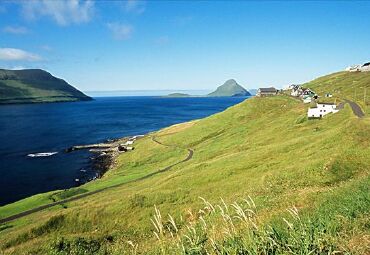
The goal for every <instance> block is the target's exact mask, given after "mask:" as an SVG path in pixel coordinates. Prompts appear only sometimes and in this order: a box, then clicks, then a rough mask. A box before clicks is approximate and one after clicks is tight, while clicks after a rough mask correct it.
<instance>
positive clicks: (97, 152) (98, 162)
mask: <svg viewBox="0 0 370 255" xmlns="http://www.w3.org/2000/svg"><path fill="white" fill-rule="evenodd" d="M144 136H145V135H134V136H125V137H122V138H116V139H107V140H106V141H105V142H102V143H96V144H86V145H74V146H72V147H69V148H67V149H65V150H64V152H65V153H73V152H74V151H78V150H88V151H89V152H90V153H91V154H92V155H93V156H92V157H90V162H91V166H92V170H93V171H94V172H95V173H96V175H95V177H93V178H90V179H89V180H87V181H85V182H80V180H79V179H76V182H78V184H79V185H78V186H80V185H82V184H85V183H88V182H90V181H93V180H95V179H99V178H102V177H103V176H104V174H105V173H106V172H107V171H109V170H110V169H112V168H114V167H115V166H116V165H117V158H118V156H119V155H121V154H122V153H127V152H129V151H132V150H134V149H135V147H134V143H135V142H136V140H138V139H141V138H143V137H144ZM77 180H78V181H77Z"/></svg>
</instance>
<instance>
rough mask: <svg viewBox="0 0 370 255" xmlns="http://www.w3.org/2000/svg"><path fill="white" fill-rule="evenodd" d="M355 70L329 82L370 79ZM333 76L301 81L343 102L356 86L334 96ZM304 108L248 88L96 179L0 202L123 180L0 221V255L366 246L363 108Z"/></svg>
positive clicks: (369, 199) (361, 250) (27, 202)
mask: <svg viewBox="0 0 370 255" xmlns="http://www.w3.org/2000/svg"><path fill="white" fill-rule="evenodd" d="M334 75H335V74H334ZM357 75H358V76H356V75H355V76H353V74H350V73H343V75H342V76H341V78H340V79H337V81H336V82H337V83H338V84H341V83H342V82H344V81H343V80H347V79H350V78H349V77H351V79H356V80H357V79H359V78H360V77H361V79H362V78H363V79H367V80H369V78H370V73H367V74H362V73H359V74H357ZM331 78H332V76H327V78H325V77H323V78H320V79H321V81H320V84H319V83H318V82H317V80H315V81H313V82H311V83H309V85H310V86H309V87H312V88H313V89H315V90H316V91H317V92H319V93H320V92H321V91H322V92H326V91H330V92H332V93H333V94H334V96H335V97H337V98H338V100H342V99H343V98H342V97H343V96H344V95H345V97H347V95H348V94H351V93H352V92H353V91H352V90H353V89H354V88H355V86H356V85H353V84H354V83H350V84H349V85H348V86H349V87H346V91H345V94H342V93H343V92H342V90H340V92H339V93H338V94H336V92H335V91H334V90H335V84H333V83H332V82H330V81H329V80H330V79H331ZM346 83H347V81H346ZM363 84H364V86H367V88H369V87H370V83H366V82H364V83H363ZM347 90H348V91H347ZM357 102H359V101H358V100H357ZM307 107H308V106H307V105H304V104H303V103H302V102H301V101H300V100H298V99H295V98H292V97H289V96H284V95H281V96H276V97H268V98H258V97H254V98H251V99H248V100H246V101H244V102H242V103H240V104H238V105H235V106H233V107H230V108H229V109H227V110H226V111H224V112H221V113H218V114H215V115H212V116H210V117H208V118H205V119H201V120H196V121H191V122H187V123H183V124H179V125H174V126H171V127H168V128H165V129H163V130H160V131H158V132H155V133H152V134H150V135H149V136H146V137H144V138H142V139H140V140H138V141H137V142H136V143H135V150H134V151H132V152H130V153H124V154H122V155H121V156H120V157H119V159H118V162H117V167H116V168H114V169H112V170H110V171H109V172H108V173H107V174H106V175H105V176H104V177H103V178H102V179H100V180H97V181H94V182H91V183H87V184H85V185H83V186H81V187H79V188H74V189H70V190H67V191H55V192H49V193H46V194H40V195H37V196H33V197H30V198H27V199H24V200H21V201H19V202H16V203H14V204H10V205H7V206H3V207H0V219H1V218H5V217H8V216H10V215H13V214H16V213H19V212H22V211H24V210H27V209H31V208H34V207H36V206H38V205H42V204H46V203H50V202H51V201H52V199H53V200H56V201H59V200H61V199H65V198H68V197H73V196H76V195H78V194H82V193H87V192H89V191H94V190H98V189H102V188H106V187H110V186H112V185H117V184H122V185H118V186H115V187H114V188H110V189H109V188H108V189H105V190H103V191H102V192H100V193H97V194H93V195H91V196H88V197H85V198H82V199H80V200H76V201H73V202H68V203H64V204H62V205H58V206H55V207H52V208H49V209H46V210H43V211H41V212H37V213H34V214H31V215H29V216H26V217H23V218H21V219H18V220H15V221H11V222H9V223H5V224H2V225H0V235H1V238H0V254H207V253H208V254H369V252H370V250H369V245H370V241H369V238H368V237H369V235H370V229H369V225H370V217H369V216H370V215H369V212H370V192H369V184H370V178H369V174H370V169H369V165H370V157H369V155H370V135H369V134H370V118H369V115H368V114H367V115H366V116H365V117H364V118H357V117H356V116H355V115H354V114H353V113H352V111H351V108H350V107H349V106H348V105H345V107H344V109H343V110H341V111H340V112H338V113H336V114H329V115H327V116H325V117H324V118H323V119H321V120H307V118H306V112H307ZM363 108H365V109H364V110H365V111H366V112H367V113H368V112H369V107H368V106H363ZM152 137H155V139H156V140H158V141H160V142H161V143H162V144H158V143H156V142H155V140H153V138H152ZM164 145H170V146H164ZM188 149H192V150H193V151H194V155H193V157H192V158H191V159H190V160H188V161H185V162H182V163H178V162H179V161H181V160H184V159H185V158H186V157H187V156H188V155H190V154H189V151H188ZM169 165H174V166H173V167H172V168H171V169H169V170H167V171H162V172H158V171H159V170H160V169H164V168H165V167H166V166H169ZM155 173H157V174H155ZM145 176H147V177H145ZM203 199H205V200H206V201H203ZM151 220H152V221H151Z"/></svg>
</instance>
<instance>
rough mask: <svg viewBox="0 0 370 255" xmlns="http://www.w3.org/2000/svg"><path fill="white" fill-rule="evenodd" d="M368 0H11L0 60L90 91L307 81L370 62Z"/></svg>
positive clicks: (3, 13)
mask: <svg viewBox="0 0 370 255" xmlns="http://www.w3.org/2000/svg"><path fill="white" fill-rule="evenodd" d="M369 13H370V2H364V1H357V2H356V1H355V2H353V1H348V2H346V1H339V2H334V1H328V2H320V1H314V2H308V1H306V2H277V1H272V2H269V1H262V2H261V1H260V2H258V1H256V2H250V1H134V0H131V1H126V2H119V1H78V0H71V1H22V2H16V1H9V2H3V1H2V2H1V3H0V68H9V69H16V68H42V69H46V70H48V71H50V72H51V73H52V74H54V75H56V76H58V77H61V78H63V79H65V80H67V81H68V82H69V83H71V84H72V85H74V86H76V87H77V88H79V89H81V90H83V91H97V90H98V91H99V90H102V91H107V90H141V89H142V90H162V89H172V90H176V89H179V90H191V89H197V90H200V89H206V90H207V89H213V88H215V87H216V86H218V85H220V84H222V83H223V82H224V81H225V80H226V79H230V78H234V79H236V80H237V81H238V82H239V83H240V84H242V85H243V86H244V87H246V88H258V87H264V86H276V87H282V86H284V85H287V84H290V83H301V82H305V81H308V80H311V79H313V78H315V77H318V76H320V75H323V74H327V73H331V72H335V71H339V70H342V69H344V68H345V67H346V66H348V65H351V64H357V63H363V62H367V61H370V33H369V31H370V30H369V29H370V15H369Z"/></svg>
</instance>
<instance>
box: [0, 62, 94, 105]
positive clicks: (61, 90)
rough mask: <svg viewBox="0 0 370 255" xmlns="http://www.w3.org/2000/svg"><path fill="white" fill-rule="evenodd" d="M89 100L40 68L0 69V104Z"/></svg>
mask: <svg viewBox="0 0 370 255" xmlns="http://www.w3.org/2000/svg"><path fill="white" fill-rule="evenodd" d="M80 100H91V98H90V97H88V96H86V95H85V94H83V93H82V92H81V91H79V90H77V89H76V88H74V87H72V86H71V85H69V84H68V83H67V82H65V81H64V80H62V79H59V78H56V77H54V76H52V75H51V74H50V73H48V72H46V71H43V70H40V69H26V70H5V69H0V104H14V103H47V102H64V101H80Z"/></svg>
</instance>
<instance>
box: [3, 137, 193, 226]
mask: <svg viewBox="0 0 370 255" xmlns="http://www.w3.org/2000/svg"><path fill="white" fill-rule="evenodd" d="M152 141H153V142H155V143H157V144H160V145H162V146H165V147H173V148H180V147H178V146H176V145H167V144H163V143H161V142H159V141H158V140H157V139H156V137H155V136H152ZM181 149H183V148H181ZM186 150H187V151H188V155H187V157H186V158H185V159H183V160H181V161H178V162H176V163H174V164H172V165H169V166H166V167H165V168H162V169H160V170H158V171H156V172H153V173H151V174H148V175H145V176H143V177H140V178H138V179H135V180H132V181H128V182H125V183H120V184H116V185H113V186H109V187H105V188H102V189H99V190H95V191H91V192H88V193H84V194H81V195H77V196H74V197H71V198H67V199H64V200H60V201H57V202H54V203H50V204H46V205H42V206H39V207H36V208H33V209H30V210H28V211H24V212H21V213H18V214H15V215H12V216H9V217H6V218H3V219H0V224H3V223H7V222H10V221H13V220H16V219H19V218H22V217H25V216H28V215H30V214H33V213H36V212H39V211H42V210H45V209H47V208H51V207H54V206H57V205H62V204H65V203H68V202H72V201H76V200H80V199H82V198H85V197H88V196H91V195H94V194H97V193H100V192H103V191H105V190H108V189H113V188H117V187H120V186H123V185H126V184H129V183H134V182H138V181H142V180H145V179H148V178H150V177H152V176H154V175H157V174H160V173H163V172H166V171H168V170H170V169H171V168H173V167H174V166H177V165H179V164H181V163H184V162H186V161H189V160H190V159H192V158H193V155H194V151H193V150H192V149H189V148H188V149H186Z"/></svg>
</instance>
